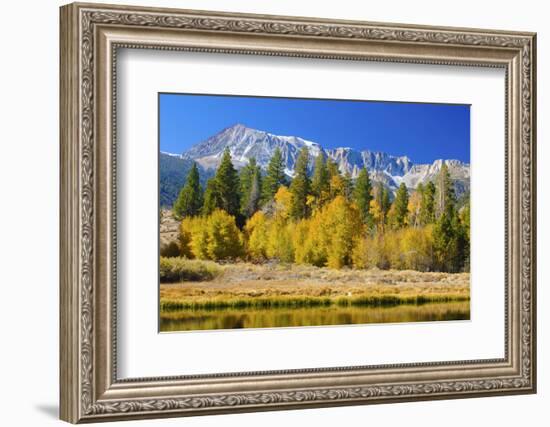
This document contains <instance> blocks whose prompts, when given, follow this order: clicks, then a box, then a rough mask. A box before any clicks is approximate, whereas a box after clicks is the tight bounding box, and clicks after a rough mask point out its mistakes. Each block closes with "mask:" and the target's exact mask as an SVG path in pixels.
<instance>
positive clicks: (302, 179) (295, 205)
mask: <svg viewBox="0 0 550 427" xmlns="http://www.w3.org/2000/svg"><path fill="white" fill-rule="evenodd" d="M308 162H309V151H308V149H307V147H304V148H302V150H301V151H300V154H299V155H298V159H297V160H296V166H295V168H294V173H295V175H294V179H293V180H292V183H291V184H290V192H291V193H292V204H291V207H290V215H291V216H292V218H294V219H302V218H307V217H308V215H309V206H308V204H307V197H308V195H309V194H310V191H311V188H310V187H311V183H310V181H309V177H308V175H307V168H308Z"/></svg>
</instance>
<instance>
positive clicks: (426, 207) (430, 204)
mask: <svg viewBox="0 0 550 427" xmlns="http://www.w3.org/2000/svg"><path fill="white" fill-rule="evenodd" d="M420 186H421V184H418V187H417V191H420V190H421V191H422V192H421V194H422V203H421V205H420V223H421V224H422V225H427V224H432V223H433V222H434V221H435V211H434V206H435V185H434V183H433V182H432V181H429V182H428V183H427V184H426V185H425V186H424V187H420Z"/></svg>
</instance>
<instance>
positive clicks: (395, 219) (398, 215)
mask: <svg viewBox="0 0 550 427" xmlns="http://www.w3.org/2000/svg"><path fill="white" fill-rule="evenodd" d="M408 206H409V192H408V191H407V186H406V185H405V183H403V182H402V183H401V185H400V186H399V188H398V189H397V192H396V193H395V200H394V201H393V206H392V211H393V215H392V225H393V226H394V227H395V228H401V227H403V226H404V225H405V221H406V219H407V213H408Z"/></svg>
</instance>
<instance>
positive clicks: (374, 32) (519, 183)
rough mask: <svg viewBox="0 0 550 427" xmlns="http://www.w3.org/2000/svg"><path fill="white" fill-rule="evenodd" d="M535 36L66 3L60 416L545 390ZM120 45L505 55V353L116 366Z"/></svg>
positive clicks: (496, 61)
mask: <svg viewBox="0 0 550 427" xmlns="http://www.w3.org/2000/svg"><path fill="white" fill-rule="evenodd" d="M535 41H536V37H535V34H533V33H519V32H506V31H488V30H476V29H458V28H436V27H422V26H410V25H397V24H381V23H367V22H353V21H329V20H321V19H310V18H295V17H279V16H263V15H243V14H230V13H217V12H198V11H187V10H174V9H156V8H155V9H153V8H136V7H126V6H110V5H97V4H71V5H67V6H63V7H62V8H61V49H60V50H61V85H60V92H61V93H60V108H61V113H60V135H61V177H60V178H61V205H60V208H61V219H60V229H61V239H60V254H61V261H60V263H61V265H60V268H61V280H60V290H61V293H60V307H61V308H60V317H61V319H60V324H61V330H60V337H61V340H60V341H61V344H60V350H61V351H60V353H61V355H60V372H61V374H60V382H61V418H62V419H64V420H66V421H69V422H73V423H76V422H84V421H103V420H105V421H106V420H115V419H128V418H152V417H166V416H181V415H199V414H213V413H226V412H243V411H255V410H275V409H285V408H305V407H319V406H330V405H351V404H367V403H382V402H398V401H409V400H425V399H442V398H458V397H474V396H486V395H494V394H519V393H533V392H535V390H536V340H535V337H536V335H535V332H536V331H535V326H536V319H535V314H536V313H535V311H536V310H535V307H536V300H535V296H536V292H535V291H536V288H535V280H536V274H535V271H536V270H535V269H536V253H535V248H536V242H535V236H536V233H535V230H536V217H535V213H536V183H535V176H536V173H535V154H536V153H535V132H536V117H535V81H536V76H535V68H536V64H535V52H536V44H535ZM119 47H127V48H128V47H129V48H151V49H170V50H192V51H202V52H223V53H229V54H230V53H241V54H243V53H245V54H252V55H283V56H298V57H315V58H331V59H335V58H338V59H349V60H371V61H372V60H376V61H393V62H406V63H431V64H446V65H472V66H489V67H503V68H505V69H506V74H507V83H506V85H507V87H506V94H505V96H506V105H507V118H506V138H507V141H506V142H507V153H506V163H507V164H506V176H505V177H504V179H505V180H506V187H507V191H506V198H507V203H506V205H507V208H506V212H505V215H506V242H507V244H506V246H507V249H506V258H507V263H506V264H507V266H506V279H507V283H506V300H507V301H506V325H505V328H506V334H505V335H506V339H505V341H506V342H505V357H504V358H503V359H497V360H472V361H460V362H439V363H438V362H434V363H422V364H403V365H384V366H357V367H336V368H324V369H308V370H290V371H273V372H250V373H240V374H222V373H220V374H216V375H203V376H191V377H174V378H143V379H132V380H118V379H117V377H116V335H115V334H114V331H115V330H116V286H115V283H116V257H114V252H115V250H116V232H115V228H114V227H115V226H114V224H115V221H116V205H115V200H116V186H115V185H114V175H115V171H116V158H115V154H116V153H115V151H114V149H113V147H114V138H115V135H116V132H115V130H116V114H115V113H116V109H115V103H116V90H115V89H116V73H115V64H116V51H117V48H119ZM290 380H292V385H289V381H290ZM296 384H297V385H296Z"/></svg>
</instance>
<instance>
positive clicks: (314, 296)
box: [160, 262, 470, 310]
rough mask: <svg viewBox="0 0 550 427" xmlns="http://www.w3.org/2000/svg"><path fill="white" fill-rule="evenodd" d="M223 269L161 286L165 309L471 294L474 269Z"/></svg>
mask: <svg viewBox="0 0 550 427" xmlns="http://www.w3.org/2000/svg"><path fill="white" fill-rule="evenodd" d="M208 263H212V262H208ZM212 264H214V263H212ZM211 267H212V266H211ZM219 267H220V268H221V274H219V275H218V276H217V277H215V278H214V279H213V280H211V281H203V282H189V281H186V282H181V283H177V284H162V285H161V287H160V298H161V307H162V308H163V309H164V310H168V309H178V308H195V307H196V308H199V307H212V308H216V307H239V306H242V307H244V306H267V307H269V306H279V305H281V306H310V305H311V306H318V305H331V304H339V305H347V304H351V305H362V304H365V305H384V304H388V305H394V304H403V303H423V302H436V301H437V302H444V301H466V300H469V298H470V275H469V273H457V274H451V273H423V272H418V271H396V270H389V271H383V270H353V269H342V270H333V269H329V268H318V267H313V266H306V265H296V264H291V265H285V264H262V265H257V264H250V263H237V264H226V265H221V266H219Z"/></svg>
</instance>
